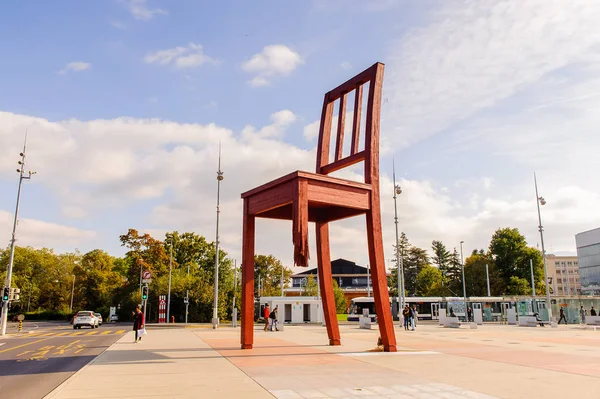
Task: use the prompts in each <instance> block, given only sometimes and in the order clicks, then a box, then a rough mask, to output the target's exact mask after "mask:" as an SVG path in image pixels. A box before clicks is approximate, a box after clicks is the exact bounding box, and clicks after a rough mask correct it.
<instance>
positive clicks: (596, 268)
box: [575, 228, 600, 295]
mask: <svg viewBox="0 0 600 399" xmlns="http://www.w3.org/2000/svg"><path fill="white" fill-rule="evenodd" d="M575 243H576V244H577V259H578V261H579V273H580V274H581V293H582V294H583V295H600V228H597V229H594V230H589V231H584V232H583V233H579V234H576V235H575Z"/></svg>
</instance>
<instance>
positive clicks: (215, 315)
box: [212, 143, 223, 329]
mask: <svg viewBox="0 0 600 399" xmlns="http://www.w3.org/2000/svg"><path fill="white" fill-rule="evenodd" d="M221 180H223V172H222V171H221V143H219V170H218V171H217V234H216V241H215V246H216V249H215V292H214V296H215V298H214V302H213V319H212V326H213V329H216V328H217V326H218V324H219V319H218V313H217V311H218V306H219V213H220V212H221V211H220V209H219V201H220V196H221Z"/></svg>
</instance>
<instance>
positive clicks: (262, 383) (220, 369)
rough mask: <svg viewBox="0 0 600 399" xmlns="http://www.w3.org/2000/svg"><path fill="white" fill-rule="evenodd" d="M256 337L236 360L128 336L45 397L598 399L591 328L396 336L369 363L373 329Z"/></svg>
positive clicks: (235, 351)
mask: <svg viewBox="0 0 600 399" xmlns="http://www.w3.org/2000/svg"><path fill="white" fill-rule="evenodd" d="M340 329H341V334H342V346H338V347H330V346H327V345H325V343H326V342H327V335H326V331H325V328H324V327H322V326H313V325H302V326H285V330H284V331H281V332H266V333H265V332H263V331H262V326H259V325H256V330H255V349H252V350H245V351H242V350H240V349H239V329H235V328H232V327H221V328H219V329H218V330H212V329H210V328H187V329H184V328H181V329H153V330H150V331H149V334H148V336H146V337H144V339H143V340H142V341H141V342H140V343H137V344H134V343H133V342H132V341H133V335H132V332H129V333H127V334H126V335H124V336H123V337H122V338H121V339H120V340H119V341H118V342H117V343H116V344H114V345H113V346H112V347H110V348H109V349H108V350H107V351H106V352H104V353H103V354H102V355H100V356H99V357H98V358H97V359H96V360H94V361H93V362H92V363H91V364H90V365H88V366H87V367H85V368H83V369H82V370H81V371H80V372H79V373H77V374H75V375H74V376H73V377H71V378H70V379H69V380H67V381H66V382H65V383H64V384H63V385H61V386H60V387H58V388H57V389H56V390H55V391H54V392H53V393H51V394H50V395H49V396H47V397H48V398H52V399H67V398H113V399H117V398H138V397H139V398H142V397H143V398H148V397H157V398H158V397H160V398H199V397H202V398H223V399H225V398H236V399H237V398H243V399H253V398H274V397H275V398H282V399H288V398H289V399H293V398H363V399H367V398H398V399H400V398H404V399H409V398H423V399H434V398H445V399H459V398H471V399H479V398H481V399H484V398H530V399H533V398H574V397H576V398H578V399H586V398H590V399H592V398H593V399H597V398H598V397H599V392H600V329H598V331H595V330H594V329H593V328H592V329H585V328H583V327H579V326H569V327H565V326H560V327H559V328H549V327H546V328H541V327H537V328H527V327H516V326H505V325H485V326H480V327H479V328H478V329H468V328H464V326H463V328H460V329H445V328H441V327H439V326H438V325H437V324H433V323H429V324H426V323H421V324H420V325H419V326H418V327H417V330H416V331H408V332H407V331H404V329H401V328H398V327H396V336H397V339H398V350H399V351H398V352H397V353H381V352H371V351H370V350H373V349H374V348H375V347H376V342H377V337H378V330H377V329H373V330H360V329H358V326H356V325H341V326H340Z"/></svg>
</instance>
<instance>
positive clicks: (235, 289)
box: [231, 259, 237, 327]
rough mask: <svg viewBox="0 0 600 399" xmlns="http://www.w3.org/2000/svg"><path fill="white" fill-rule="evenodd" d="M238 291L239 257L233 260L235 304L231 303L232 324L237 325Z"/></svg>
mask: <svg viewBox="0 0 600 399" xmlns="http://www.w3.org/2000/svg"><path fill="white" fill-rule="evenodd" d="M236 292H237V259H234V260H233V304H232V305H231V307H232V309H231V315H232V316H231V324H232V326H233V327H237V309H236V307H235V294H236Z"/></svg>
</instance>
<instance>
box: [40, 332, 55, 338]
mask: <svg viewBox="0 0 600 399" xmlns="http://www.w3.org/2000/svg"><path fill="white" fill-rule="evenodd" d="M54 334H55V333H53V332H49V333H45V334H40V335H38V337H49V336H51V335H54Z"/></svg>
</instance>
